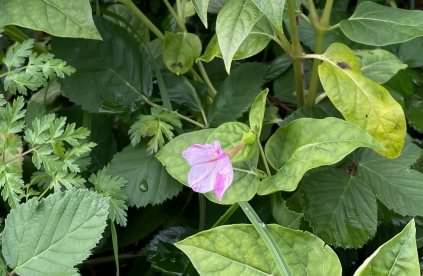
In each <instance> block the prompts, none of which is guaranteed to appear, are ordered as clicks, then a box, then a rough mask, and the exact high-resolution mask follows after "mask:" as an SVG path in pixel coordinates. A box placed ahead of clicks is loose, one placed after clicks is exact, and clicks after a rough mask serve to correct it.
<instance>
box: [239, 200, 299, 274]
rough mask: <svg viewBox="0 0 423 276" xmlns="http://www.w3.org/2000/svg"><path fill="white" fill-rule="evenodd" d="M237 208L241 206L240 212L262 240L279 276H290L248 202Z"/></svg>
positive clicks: (274, 243) (276, 247)
mask: <svg viewBox="0 0 423 276" xmlns="http://www.w3.org/2000/svg"><path fill="white" fill-rule="evenodd" d="M239 206H241V209H242V211H243V212H244V214H245V215H246V216H247V218H248V220H249V221H250V222H251V224H252V225H253V226H254V228H255V229H256V231H257V233H258V234H259V236H260V238H261V239H262V240H263V242H264V244H265V245H266V247H267V249H269V251H270V253H271V255H272V257H273V260H274V261H275V264H276V267H277V269H278V270H279V273H280V274H281V275H286V276H291V272H290V271H289V269H288V265H287V264H286V262H285V260H284V258H283V255H282V252H281V250H280V248H279V246H278V245H277V244H276V242H275V240H274V238H273V237H272V234H271V233H270V231H269V229H268V228H267V226H266V224H264V222H262V220H261V219H260V217H259V216H258V215H257V213H256V212H255V211H254V209H253V207H252V206H251V205H250V204H249V203H248V202H239Z"/></svg>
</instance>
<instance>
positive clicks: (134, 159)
mask: <svg viewBox="0 0 423 276" xmlns="http://www.w3.org/2000/svg"><path fill="white" fill-rule="evenodd" d="M106 173H107V174H108V175H111V176H118V177H122V178H124V179H125V180H127V182H128V184H127V185H126V186H125V192H126V194H127V197H128V204H129V206H136V207H138V208H139V207H145V206H147V205H149V204H151V205H157V204H161V203H163V202H164V201H165V200H167V199H170V198H173V197H174V196H176V195H177V194H179V192H180V191H181V190H182V186H181V185H179V184H178V183H176V181H175V180H174V179H172V178H171V177H170V176H169V175H168V174H167V172H166V170H165V169H164V168H163V166H162V165H161V164H160V162H159V161H157V159H156V158H155V157H154V156H153V155H151V154H149V153H148V152H147V150H146V149H145V147H144V146H141V145H140V146H137V147H132V146H128V147H126V148H124V149H123V150H122V151H121V152H119V153H117V154H115V156H114V157H113V159H112V161H111V162H110V164H109V165H108V166H107V167H106Z"/></svg>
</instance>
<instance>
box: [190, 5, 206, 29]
mask: <svg viewBox="0 0 423 276" xmlns="http://www.w3.org/2000/svg"><path fill="white" fill-rule="evenodd" d="M209 1H210V0H193V1H192V3H193V4H194V8H195V11H196V12H197V15H198V17H200V20H201V22H203V24H204V26H205V27H206V28H208V24H207V10H208V8H209Z"/></svg>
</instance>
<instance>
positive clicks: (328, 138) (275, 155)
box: [259, 117, 377, 194]
mask: <svg viewBox="0 0 423 276" xmlns="http://www.w3.org/2000/svg"><path fill="white" fill-rule="evenodd" d="M322 130H324V131H322ZM358 147H371V148H376V147H377V146H376V145H375V142H374V141H373V138H372V137H371V136H370V135H369V134H368V133H367V132H366V131H363V130H362V129H361V128H359V127H357V126H355V125H353V124H351V123H349V122H346V121H344V120H341V119H337V118H331V117H328V118H325V119H311V118H303V119H298V120H294V121H292V122H291V123H289V124H288V125H286V126H285V127H281V128H279V129H278V130H277V131H276V132H275V133H274V134H273V135H272V136H271V137H270V139H269V140H268V141H267V144H266V148H265V152H266V156H267V158H268V160H269V164H270V165H271V166H272V167H273V168H275V169H276V170H278V171H277V173H276V174H275V175H273V176H271V177H268V178H267V179H265V180H264V181H263V183H262V185H261V186H260V189H259V194H270V193H272V192H275V191H281V190H282V191H293V190H295V189H296V188H297V186H298V183H299V182H300V181H301V178H302V177H303V176H304V174H305V173H306V172H307V171H308V170H311V169H313V168H317V167H321V166H325V165H331V164H335V163H337V162H339V161H340V160H342V159H343V158H344V157H345V156H347V155H348V154H349V153H351V152H352V151H353V150H355V149H356V148H358Z"/></svg>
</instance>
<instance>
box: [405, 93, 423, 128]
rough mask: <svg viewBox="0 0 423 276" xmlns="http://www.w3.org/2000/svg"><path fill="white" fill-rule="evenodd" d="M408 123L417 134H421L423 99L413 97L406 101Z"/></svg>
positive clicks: (422, 126)
mask: <svg viewBox="0 0 423 276" xmlns="http://www.w3.org/2000/svg"><path fill="white" fill-rule="evenodd" d="M406 113H407V119H408V123H409V124H410V125H411V126H412V127H413V128H414V129H415V130H417V131H418V132H420V133H423V98H422V97H419V96H413V97H410V98H409V99H407V107H406Z"/></svg>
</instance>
